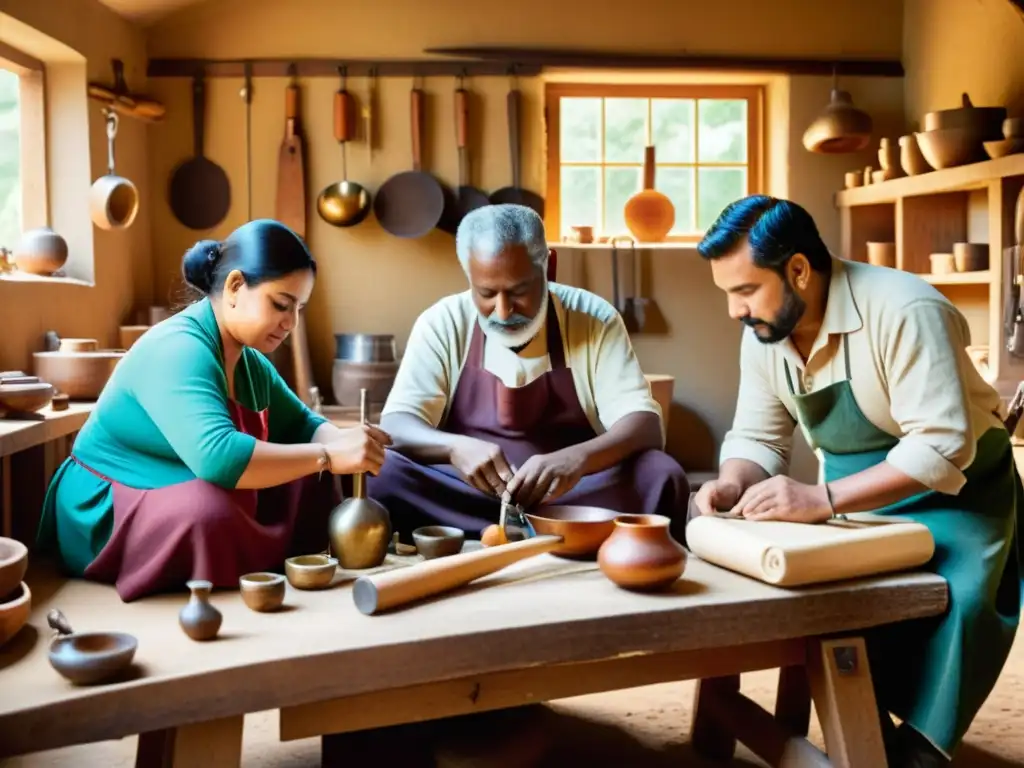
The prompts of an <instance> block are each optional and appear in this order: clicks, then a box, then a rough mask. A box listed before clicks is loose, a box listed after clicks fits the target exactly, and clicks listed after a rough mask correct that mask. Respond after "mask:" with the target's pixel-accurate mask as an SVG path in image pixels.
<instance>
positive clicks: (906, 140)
mask: <svg viewBox="0 0 1024 768" xmlns="http://www.w3.org/2000/svg"><path fill="white" fill-rule="evenodd" d="M899 143H900V168H902V169H903V172H904V173H905V174H907V176H918V175H920V174H922V173H928V171H930V170H931V169H932V168H931V166H930V165H928V161H927V160H925V159H924V155H922V154H921V147H920V145H919V144H918V142H917V136H915V135H914V134H912V133H911V134H908V135H906V136H900V142H899Z"/></svg>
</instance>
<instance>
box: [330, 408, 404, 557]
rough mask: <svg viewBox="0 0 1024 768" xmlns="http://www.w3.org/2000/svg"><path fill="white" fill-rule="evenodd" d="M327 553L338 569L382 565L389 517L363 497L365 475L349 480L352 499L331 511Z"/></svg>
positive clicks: (362, 411) (377, 504)
mask: <svg viewBox="0 0 1024 768" xmlns="http://www.w3.org/2000/svg"><path fill="white" fill-rule="evenodd" d="M366 410H367V409H366V390H365V389H363V390H361V391H360V393H359V420H360V422H361V423H363V424H365V423H366V421H367V413H366ZM328 535H329V536H330V540H331V554H332V555H334V557H336V558H338V565H340V566H341V567H342V568H349V569H354V570H360V569H363V568H374V567H376V566H378V565H380V564H381V563H383V562H384V558H385V556H386V555H387V553H388V545H389V544H390V543H391V516H390V515H389V514H388V510H387V508H386V507H385V506H384V505H383V504H381V503H380V502H379V501H375V500H374V499H371V498H368V497H367V496H366V476H365V475H364V474H363V473H362V472H360V473H358V474H356V475H354V476H353V477H352V498H350V499H345V500H344V501H342V502H341V504H339V505H338V506H336V507H335V508H334V510H333V511H332V512H331V519H330V524H329V528H328Z"/></svg>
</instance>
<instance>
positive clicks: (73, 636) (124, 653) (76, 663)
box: [46, 610, 139, 685]
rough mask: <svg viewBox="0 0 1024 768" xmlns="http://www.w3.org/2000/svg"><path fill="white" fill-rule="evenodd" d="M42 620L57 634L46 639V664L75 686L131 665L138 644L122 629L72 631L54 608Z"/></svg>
mask: <svg viewBox="0 0 1024 768" xmlns="http://www.w3.org/2000/svg"><path fill="white" fill-rule="evenodd" d="M46 620H47V622H48V623H49V625H50V626H51V627H52V628H53V629H55V630H56V631H57V632H58V633H59V635H58V636H57V637H55V638H53V640H52V641H50V650H49V654H48V655H49V660H50V666H52V667H53V668H54V669H55V670H57V672H58V673H60V675H61V676H62V677H64V678H65V679H67V680H70V681H71V682H72V683H74V684H75V685H95V684H97V683H102V682H106V681H108V680H112V679H114V678H116V677H117V676H118V675H120V674H121V673H122V672H123V671H124V670H126V669H127V668H128V667H129V666H131V663H132V659H134V658H135V651H136V650H137V649H138V647H139V641H138V639H137V638H135V637H134V636H132V635H129V634H126V633H124V632H74V631H72V629H71V625H70V624H68V622H67V619H65V618H64V614H62V613H61V612H60V611H58V610H52V611H50V612H49V614H47V616H46Z"/></svg>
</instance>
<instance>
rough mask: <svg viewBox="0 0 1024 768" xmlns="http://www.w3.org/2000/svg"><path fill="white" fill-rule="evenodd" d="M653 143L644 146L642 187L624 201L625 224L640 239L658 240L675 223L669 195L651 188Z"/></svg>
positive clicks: (651, 241) (673, 209) (640, 240)
mask: <svg viewBox="0 0 1024 768" xmlns="http://www.w3.org/2000/svg"><path fill="white" fill-rule="evenodd" d="M654 171H655V162H654V147H650V146H649V147H647V148H646V149H645V150H644V188H643V189H642V190H640V191H639V192H637V193H636V194H635V195H633V196H632V197H631V198H629V200H627V201H626V207H625V208H624V209H623V216H624V217H625V219H626V227H627V228H628V229H629V231H630V232H631V233H632V235H633V237H635V238H636V239H637V241H638V242H641V243H660V242H661V241H663V240H664V239H665V238H666V237H667V236H668V233H669V232H671V231H672V227H674V226H675V223H676V209H675V206H674V205H673V204H672V201H671V200H670V199H669V198H668V196H666V195H664V194H662V193H661V192H659V191H658V190H656V189H655V188H654Z"/></svg>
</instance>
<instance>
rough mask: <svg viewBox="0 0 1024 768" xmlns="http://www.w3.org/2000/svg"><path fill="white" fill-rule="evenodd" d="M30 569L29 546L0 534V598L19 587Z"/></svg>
mask: <svg viewBox="0 0 1024 768" xmlns="http://www.w3.org/2000/svg"><path fill="white" fill-rule="evenodd" d="M26 571H28V547H26V546H25V545H24V544H22V543H21V542H20V541H18V540H17V539H8V538H6V537H4V536H0V600H3V599H4V598H5V597H6V596H7V595H8V594H10V593H11V592H13V591H14V590H15V589H17V588H18V585H19V584H21V582H22V581H24V580H25V572H26Z"/></svg>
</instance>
